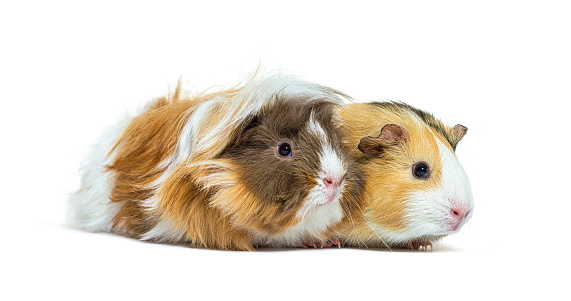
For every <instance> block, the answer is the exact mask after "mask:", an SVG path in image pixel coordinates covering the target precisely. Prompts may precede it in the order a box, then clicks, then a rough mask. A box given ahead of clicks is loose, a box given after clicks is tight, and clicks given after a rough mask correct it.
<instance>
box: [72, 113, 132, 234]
mask: <svg viewBox="0 0 571 301" xmlns="http://www.w3.org/2000/svg"><path fill="white" fill-rule="evenodd" d="M129 122H130V119H127V120H124V121H123V122H120V123H118V124H117V125H115V126H114V127H111V128H109V129H108V130H107V131H105V133H104V134H103V135H102V137H101V139H100V140H99V142H98V143H97V144H96V145H94V146H93V148H92V151H91V153H90V155H89V157H88V160H87V163H86V164H85V165H84V166H83V167H82V169H81V171H82V177H81V186H80V189H79V190H78V191H77V192H76V193H74V194H72V195H71V197H70V199H69V202H68V207H69V212H68V216H67V222H68V224H69V225H70V226H72V227H75V228H79V229H82V230H86V231H91V232H100V231H102V232H109V231H110V230H111V220H112V219H113V217H114V216H115V215H116V214H117V213H118V212H119V210H121V208H122V207H123V205H124V203H123V202H121V203H112V202H111V201H110V199H109V194H110V193H111V190H112V187H113V182H114V181H115V179H114V177H113V174H111V173H109V172H107V171H106V170H105V166H106V165H108V164H109V163H111V162H112V161H113V158H114V156H113V154H109V153H110V151H111V149H112V148H113V145H114V144H115V142H116V141H117V139H118V138H119V136H120V135H121V133H122V132H123V131H124V130H125V128H126V127H127V125H128V123H129Z"/></svg>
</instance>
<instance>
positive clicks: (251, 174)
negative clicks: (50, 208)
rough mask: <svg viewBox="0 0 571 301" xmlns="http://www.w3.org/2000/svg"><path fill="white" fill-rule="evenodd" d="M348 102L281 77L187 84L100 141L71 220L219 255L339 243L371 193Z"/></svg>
mask: <svg viewBox="0 0 571 301" xmlns="http://www.w3.org/2000/svg"><path fill="white" fill-rule="evenodd" d="M346 97H347V96H345V95H344V94H342V93H340V92H338V91H336V90H333V89H331V88H327V87H324V86H320V85H316V84H313V83H309V82H305V81H301V80H296V79H292V78H289V77H285V76H278V75H276V76H266V77H262V78H259V77H254V78H252V79H250V80H248V81H247V82H246V83H244V84H242V85H239V86H237V87H235V88H231V89H227V90H222V91H218V92H213V93H202V94H198V95H193V96H189V95H187V96H183V95H182V92H181V90H180V83H179V86H178V87H177V89H176V91H175V93H174V94H173V95H171V96H168V97H163V98H160V99H157V100H155V101H153V102H152V103H151V104H150V105H148V108H147V109H146V110H145V111H144V112H143V113H142V114H140V115H138V116H136V117H134V118H132V119H130V120H127V121H126V122H125V123H123V124H120V125H119V126H117V127H116V128H115V129H114V130H112V131H111V132H110V133H109V134H107V135H106V136H105V137H104V138H103V139H102V141H101V142H100V143H99V144H98V145H96V147H95V150H94V152H93V154H92V156H91V158H90V161H89V162H88V164H87V165H86V166H85V167H84V168H83V177H82V182H81V187H80V189H79V190H78V191H77V192H76V193H75V194H73V195H72V197H71V198H70V202H69V203H70V213H69V220H70V223H71V225H72V226H75V227H77V228H80V229H84V230H88V231H103V232H114V233H119V234H123V235H126V236H130V237H135V238H138V239H141V240H150V241H159V242H167V243H182V244H188V245H191V246H196V247H205V248H214V249H222V250H253V249H254V248H255V247H263V246H268V247H297V246H303V245H305V244H308V245H315V244H318V245H319V244H322V245H323V244H325V245H327V244H331V241H330V240H329V238H330V237H332V233H333V232H334V231H336V226H337V225H338V224H339V222H340V221H341V220H342V218H343V217H344V216H345V215H347V214H355V212H356V211H357V208H358V206H359V205H358V202H359V200H360V196H361V191H362V189H363V185H362V182H361V181H360V180H359V179H360V178H361V172H360V170H359V169H358V166H357V165H356V164H355V163H354V162H352V160H351V159H350V157H349V156H348V152H347V151H346V150H345V149H344V146H343V144H342V139H343V137H342V131H340V130H339V129H338V126H337V125H336V124H337V123H335V122H334V119H335V118H336V116H335V114H336V113H335V109H336V107H338V106H339V105H340V104H341V103H342V102H343V99H344V98H346ZM333 242H335V241H333Z"/></svg>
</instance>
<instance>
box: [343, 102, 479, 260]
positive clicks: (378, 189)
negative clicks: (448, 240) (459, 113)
mask: <svg viewBox="0 0 571 301" xmlns="http://www.w3.org/2000/svg"><path fill="white" fill-rule="evenodd" d="M339 113H340V115H341V121H340V122H341V124H342V126H343V127H344V128H345V130H346V133H347V136H346V140H345V141H344V143H345V144H347V145H348V146H352V147H353V149H354V151H352V152H351V156H352V157H353V159H354V160H355V161H356V162H357V163H358V164H359V166H360V167H361V169H362V172H363V176H364V180H365V183H364V185H365V190H364V205H363V207H362V208H361V209H362V211H360V212H359V214H357V215H353V216H352V217H351V218H350V219H349V218H348V219H346V220H345V222H344V224H343V227H342V228H341V231H340V239H341V241H342V243H343V244H344V245H347V246H363V245H365V246H372V247H387V248H389V249H390V248H410V249H419V248H420V247H423V248H427V247H428V246H431V247H432V242H434V241H437V240H438V239H440V238H442V237H444V236H446V235H448V234H451V233H455V232H457V231H458V230H460V228H461V227H462V226H463V225H464V224H465V223H466V222H467V221H468V220H469V219H470V218H471V216H472V214H473V212H474V204H473V197H472V191H471V187H470V182H469V181H468V177H467V176H466V173H465V172H464V169H463V168H462V166H461V165H460V163H459V162H458V159H457V158H456V155H455V150H456V146H457V145H458V142H459V141H460V140H461V139H462V138H463V137H464V135H465V134H466V132H467V128H466V127H464V126H462V125H460V124H458V125H455V126H454V127H448V126H446V125H445V124H443V123H442V122H441V121H439V120H438V119H436V118H435V117H434V116H433V115H432V114H429V113H427V112H424V111H421V110H419V109H417V108H414V107H412V106H410V105H407V104H404V103H401V102H372V103H353V104H348V105H347V106H345V107H344V108H343V109H341V110H339Z"/></svg>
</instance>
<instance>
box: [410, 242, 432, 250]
mask: <svg viewBox="0 0 571 301" xmlns="http://www.w3.org/2000/svg"><path fill="white" fill-rule="evenodd" d="M429 246H430V250H432V243H431V242H430V241H425V240H415V241H410V242H409V243H408V244H407V246H406V248H407V249H410V250H418V249H420V248H421V247H422V248H424V250H428V247H429Z"/></svg>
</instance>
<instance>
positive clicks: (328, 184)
mask: <svg viewBox="0 0 571 301" xmlns="http://www.w3.org/2000/svg"><path fill="white" fill-rule="evenodd" d="M323 183H324V184H325V188H327V190H330V189H334V188H337V187H339V180H337V179H336V178H334V177H325V178H324V179H323Z"/></svg>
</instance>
